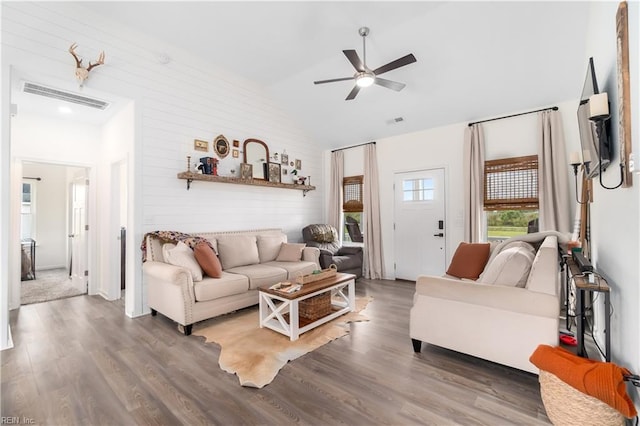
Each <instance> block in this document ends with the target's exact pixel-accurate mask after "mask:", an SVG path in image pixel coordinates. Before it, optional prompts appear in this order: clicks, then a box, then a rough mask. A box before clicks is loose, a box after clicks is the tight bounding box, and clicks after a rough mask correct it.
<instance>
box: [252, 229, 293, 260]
mask: <svg viewBox="0 0 640 426" xmlns="http://www.w3.org/2000/svg"><path fill="white" fill-rule="evenodd" d="M286 242H287V236H286V235H285V234H280V235H258V254H259V255H260V263H265V262H271V261H272V260H276V257H278V253H279V252H280V246H281V245H282V243H286Z"/></svg>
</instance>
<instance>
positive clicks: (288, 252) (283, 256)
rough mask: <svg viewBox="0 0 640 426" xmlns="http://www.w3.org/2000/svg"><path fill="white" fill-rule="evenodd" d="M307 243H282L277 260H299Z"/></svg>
mask: <svg viewBox="0 0 640 426" xmlns="http://www.w3.org/2000/svg"><path fill="white" fill-rule="evenodd" d="M305 246H306V244H304V243H300V244H293V243H282V245H281V246H280V252H279V253H278V257H276V261H278V262H299V261H300V259H302V250H304V248H305Z"/></svg>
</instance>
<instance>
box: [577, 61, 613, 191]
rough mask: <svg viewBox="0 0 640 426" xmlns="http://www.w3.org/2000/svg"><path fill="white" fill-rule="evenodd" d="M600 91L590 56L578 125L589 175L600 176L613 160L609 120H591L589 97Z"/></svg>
mask: <svg viewBox="0 0 640 426" xmlns="http://www.w3.org/2000/svg"><path fill="white" fill-rule="evenodd" d="M598 93H600V92H599V91H598V82H597V80H596V72H595V68H594V66H593V58H589V65H588V66H587V76H586V78H585V80H584V86H583V87H582V94H581V95H580V103H579V104H578V126H579V128H580V145H581V146H582V161H584V162H587V161H589V173H588V177H589V178H592V177H594V176H598V174H599V173H600V169H601V168H602V170H603V171H604V170H606V169H607V166H609V163H610V162H611V142H610V141H609V129H608V127H609V126H608V122H609V121H608V120H597V121H592V120H589V98H590V97H591V96H593V95H597V94H598Z"/></svg>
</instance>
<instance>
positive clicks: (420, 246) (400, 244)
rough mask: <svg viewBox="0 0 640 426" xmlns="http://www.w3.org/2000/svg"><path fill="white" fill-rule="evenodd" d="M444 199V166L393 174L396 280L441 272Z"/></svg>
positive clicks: (443, 237)
mask: <svg viewBox="0 0 640 426" xmlns="http://www.w3.org/2000/svg"><path fill="white" fill-rule="evenodd" d="M445 202H446V185H445V173H444V169H430V170H420V171H413V172H402V173H396V174H395V176H394V218H395V222H394V244H395V250H394V252H395V259H394V261H395V277H396V279H404V280H410V281H415V280H416V279H417V277H418V276H419V275H442V274H444V272H445V270H446V238H445V232H446V223H445Z"/></svg>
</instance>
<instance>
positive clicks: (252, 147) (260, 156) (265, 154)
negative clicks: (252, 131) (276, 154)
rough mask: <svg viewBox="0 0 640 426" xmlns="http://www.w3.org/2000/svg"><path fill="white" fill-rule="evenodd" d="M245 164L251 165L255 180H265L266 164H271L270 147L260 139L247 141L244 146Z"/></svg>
mask: <svg viewBox="0 0 640 426" xmlns="http://www.w3.org/2000/svg"><path fill="white" fill-rule="evenodd" d="M243 151H244V162H245V163H247V164H251V167H252V169H253V178H254V179H262V180H265V176H264V164H267V163H268V162H269V147H267V144H266V143H264V142H262V141H261V140H259V139H247V140H245V141H244V145H243Z"/></svg>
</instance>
